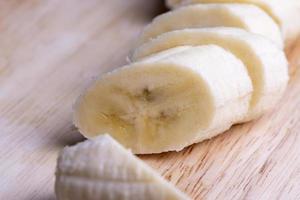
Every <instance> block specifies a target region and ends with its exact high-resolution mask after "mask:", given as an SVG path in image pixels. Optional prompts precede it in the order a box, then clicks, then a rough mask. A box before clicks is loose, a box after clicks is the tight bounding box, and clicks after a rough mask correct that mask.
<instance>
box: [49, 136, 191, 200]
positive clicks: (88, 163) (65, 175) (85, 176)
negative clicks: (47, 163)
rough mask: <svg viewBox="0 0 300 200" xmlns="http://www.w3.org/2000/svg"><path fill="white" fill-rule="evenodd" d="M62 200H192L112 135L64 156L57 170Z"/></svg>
mask: <svg viewBox="0 0 300 200" xmlns="http://www.w3.org/2000/svg"><path fill="white" fill-rule="evenodd" d="M55 191H56V196H57V199H58V200H69V199H72V200H83V199H84V200H99V199H103V200H132V199H139V200H188V199H189V198H188V197H187V196H186V195H185V194H183V193H182V192H180V191H179V190H177V189H176V188H175V187H174V186H172V185H171V184H170V183H168V182H167V181H165V180H164V179H163V178H162V177H161V176H160V175H159V174H157V173H156V172H155V171H154V170H152V169H151V168H150V167H149V166H148V165H146V164H145V163H143V162H142V161H141V160H140V159H138V158H137V157H135V156H134V155H132V153H131V152H130V151H128V150H126V149H125V148H124V147H122V146H121V145H120V144H119V143H117V142H116V141H115V140H114V139H113V138H111V137H110V136H109V135H102V136H99V137H97V138H95V140H93V141H91V140H86V141H85V142H81V143H79V144H77V145H75V146H72V147H66V148H64V150H63V151H62V152H61V154H60V156H59V158H58V162H57V169H56V181H55Z"/></svg>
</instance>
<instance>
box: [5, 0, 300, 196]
mask: <svg viewBox="0 0 300 200" xmlns="http://www.w3.org/2000/svg"><path fill="white" fill-rule="evenodd" d="M160 12H163V4H162V0H151V1H149V0H128V1H126V2H125V1H124V0H89V1H82V0H64V1H61V0H43V1H38V0H10V1H5V0H2V1H0V130H1V131H0V151H1V154H0V175H1V177H0V199H1V200H2V199H6V200H14V199H48V200H50V199H55V196H54V193H53V182H54V169H55V162H56V157H57V152H58V151H59V150H60V149H61V148H62V147H63V146H65V145H71V144H74V143H76V142H78V141H81V140H83V138H82V137H81V136H80V134H79V133H78V132H77V131H76V129H75V128H74V127H73V125H72V123H71V114H72V113H71V112H72V103H73V102H74V100H75V99H76V97H77V96H78V95H79V94H80V93H81V92H82V91H83V90H84V89H85V88H86V87H87V86H88V85H89V84H90V83H91V82H92V81H93V79H94V77H95V76H97V75H99V74H100V73H103V72H105V71H108V70H111V69H112V68H115V67H119V66H122V65H123V64H125V63H126V56H127V55H128V53H129V51H130V49H131V48H132V47H133V45H134V41H135V39H136V36H137V35H138V33H139V31H140V29H141V28H142V27H143V26H144V25H145V24H146V23H147V22H149V21H150V20H151V19H152V18H153V17H154V16H156V15H158V14H159V13H160ZM298 43H299V45H297V44H296V42H295V43H294V46H293V47H291V48H290V49H289V59H290V61H291V63H292V68H291V71H292V78H291V81H290V84H289V88H288V90H287V92H286V94H285V96H284V98H283V99H282V101H281V103H280V104H279V105H278V106H277V108H276V109H275V110H273V111H272V112H270V113H268V114H266V115H265V116H264V117H262V118H261V119H259V120H257V121H255V122H251V123H248V124H244V125H239V126H235V127H234V128H232V129H231V130H230V131H228V133H226V134H223V135H221V136H219V137H217V138H215V139H212V140H210V141H206V142H203V143H201V144H197V145H193V146H191V147H189V148H187V149H186V150H184V151H182V152H180V153H166V154H161V155H152V156H142V157H141V158H142V159H143V160H145V161H146V162H147V163H149V164H150V165H151V166H153V167H154V168H155V169H157V170H158V172H159V173H161V174H162V175H163V176H164V177H166V178H167V179H168V180H170V181H171V182H172V183H174V184H176V186H177V187H179V188H180V189H181V190H183V191H185V192H187V193H188V194H189V195H190V196H191V197H193V198H194V199H255V200H256V199H264V200H265V199H284V200H286V199H300V72H299V70H298V69H297V63H298V61H299V60H297V56H298V57H300V41H299V42H298Z"/></svg>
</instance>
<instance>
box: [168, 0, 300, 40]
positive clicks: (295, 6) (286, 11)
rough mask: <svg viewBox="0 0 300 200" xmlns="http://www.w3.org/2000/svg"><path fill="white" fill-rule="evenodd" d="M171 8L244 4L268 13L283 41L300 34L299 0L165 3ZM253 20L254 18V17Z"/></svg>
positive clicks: (185, 0) (191, 0)
mask: <svg viewBox="0 0 300 200" xmlns="http://www.w3.org/2000/svg"><path fill="white" fill-rule="evenodd" d="M167 3H168V6H169V7H171V8H176V7H180V6H186V5H190V4H197V3H244V4H254V5H256V6H258V7H260V8H262V9H263V10H264V11H265V12H266V13H268V14H269V15H270V16H271V17H272V18H273V19H274V20H275V21H276V23H277V24H278V25H279V27H280V28H281V31H282V34H283V35H284V38H285V41H286V42H289V41H290V40H293V39H295V37H297V36H298V35H299V34H300V20H299V18H300V2H299V0H288V1H283V0H181V1H180V0H179V1H174V2H172V1H170V2H167ZM254 18H255V16H254Z"/></svg>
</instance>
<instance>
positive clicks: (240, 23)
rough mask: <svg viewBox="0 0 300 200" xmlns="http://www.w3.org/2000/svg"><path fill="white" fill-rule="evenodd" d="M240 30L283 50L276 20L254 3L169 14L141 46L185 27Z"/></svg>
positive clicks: (151, 26) (204, 6)
mask: <svg viewBox="0 0 300 200" xmlns="http://www.w3.org/2000/svg"><path fill="white" fill-rule="evenodd" d="M218 26H223V27H237V28H242V29H245V30H247V31H249V32H252V33H257V34H260V35H263V36H265V37H266V38H269V39H270V40H272V41H273V42H275V43H276V44H278V46H279V47H280V48H283V46H284V44H283V38H282V35H281V32H280V29H279V27H278V25H277V24H276V23H275V22H274V20H273V19H272V18H271V17H270V16H269V15H267V14H266V13H265V12H264V11H263V10H261V9H260V8H258V7H257V6H254V5H250V4H197V5H192V6H186V7H182V8H179V9H177V10H174V11H170V12H167V13H165V14H162V15H160V16H158V17H156V18H155V19H154V20H153V21H152V23H151V24H149V25H148V26H146V28H145V29H144V31H143V32H142V34H141V36H140V40H139V42H138V44H142V43H145V42H147V41H148V40H149V39H151V38H154V37H156V36H158V35H160V34H162V33H165V32H169V31H173V30H180V29H185V28H203V27H218Z"/></svg>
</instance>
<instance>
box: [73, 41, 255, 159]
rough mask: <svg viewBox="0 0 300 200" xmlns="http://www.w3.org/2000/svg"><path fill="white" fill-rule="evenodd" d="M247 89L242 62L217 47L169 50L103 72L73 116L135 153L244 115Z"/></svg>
mask: <svg viewBox="0 0 300 200" xmlns="http://www.w3.org/2000/svg"><path fill="white" fill-rule="evenodd" d="M169 54H171V55H169ZM173 54H174V55H173ZM168 55H169V56H168ZM215 72H220V73H215ZM235 75H237V76H235ZM251 92H252V86H251V81H250V78H249V77H248V75H247V71H246V69H245V66H244V65H243V64H242V63H241V62H240V61H239V60H238V59H237V58H235V57H234V56H233V55H231V54H230V53H228V52H226V51H225V50H223V49H221V48H220V47H217V46H203V47H190V48H188V49H187V50H184V49H183V50H182V49H181V50H180V51H177V50H176V51H172V50H168V53H167V54H166V55H162V54H160V55H157V56H156V57H151V58H148V59H146V60H143V62H140V63H136V64H133V65H131V66H126V67H123V68H121V69H120V70H117V71H115V72H112V73H110V74H107V75H104V76H102V77H101V78H100V79H99V80H98V81H97V82H96V83H95V84H94V86H93V87H91V88H90V89H88V90H87V92H86V93H85V94H84V95H83V96H82V97H81V98H80V99H79V100H78V102H77V104H76V106H75V113H74V122H75V125H76V126H77V127H78V128H79V130H80V132H81V133H82V134H83V135H85V136H86V137H88V138H93V137H95V136H97V135H100V134H103V133H110V134H111V135H112V136H113V137H114V138H116V139H117V140H118V141H119V142H120V143H121V144H123V145H124V146H126V147H128V148H130V149H132V151H133V152H134V153H138V154H144V153H160V152H164V151H173V150H176V151H179V150H181V149H183V148H184V147H186V146H188V145H190V144H193V143H195V142H199V141H202V140H204V139H208V138H211V137H213V136H215V135H217V134H220V133H221V132H223V131H225V130H227V129H229V128H230V126H231V125H232V124H234V123H236V122H237V121H239V120H241V119H242V118H244V117H245V115H246V113H247V110H248V106H249V100H250V96H251Z"/></svg>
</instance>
